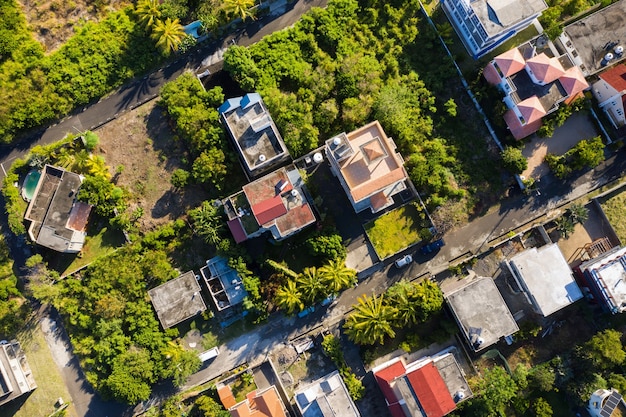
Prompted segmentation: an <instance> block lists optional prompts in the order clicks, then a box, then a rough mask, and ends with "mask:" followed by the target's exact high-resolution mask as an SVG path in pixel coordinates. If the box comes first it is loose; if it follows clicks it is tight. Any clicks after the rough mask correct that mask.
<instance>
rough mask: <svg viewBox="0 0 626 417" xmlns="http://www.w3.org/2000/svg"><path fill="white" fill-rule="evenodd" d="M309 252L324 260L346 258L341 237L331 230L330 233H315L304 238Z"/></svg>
mask: <svg viewBox="0 0 626 417" xmlns="http://www.w3.org/2000/svg"><path fill="white" fill-rule="evenodd" d="M305 243H306V245H307V247H308V250H309V253H310V254H311V255H313V256H319V257H321V258H323V259H324V260H334V259H342V260H343V259H346V247H345V246H343V239H342V237H341V236H340V235H339V234H337V233H335V232H333V233H330V234H326V233H323V232H322V233H319V234H318V233H316V234H314V235H313V236H311V237H310V238H308V239H307V240H306V242H305Z"/></svg>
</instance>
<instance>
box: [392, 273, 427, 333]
mask: <svg viewBox="0 0 626 417" xmlns="http://www.w3.org/2000/svg"><path fill="white" fill-rule="evenodd" d="M386 295H387V300H388V302H389V304H391V305H393V306H394V307H395V308H396V310H397V312H396V319H398V321H400V323H401V324H402V325H405V326H406V325H411V324H416V323H417V321H418V318H419V316H420V308H419V304H418V303H416V302H415V300H414V299H413V295H414V286H413V284H412V283H410V282H409V281H406V280H401V281H399V282H397V283H396V284H394V285H393V286H391V287H390V288H389V289H388V290H387V293H386Z"/></svg>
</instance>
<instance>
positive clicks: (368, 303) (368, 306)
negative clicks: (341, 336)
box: [344, 295, 397, 345]
mask: <svg viewBox="0 0 626 417" xmlns="http://www.w3.org/2000/svg"><path fill="white" fill-rule="evenodd" d="M383 298H384V297H383V296H382V295H381V296H380V297H376V296H373V297H368V296H366V295H363V296H362V297H359V303H358V304H355V305H354V306H353V308H354V310H355V311H354V312H353V313H352V314H350V315H349V316H348V319H347V320H346V323H345V324H344V328H345V329H346V334H347V335H348V337H349V338H350V340H352V341H353V342H355V343H358V344H360V345H363V344H365V345H372V344H374V343H376V342H378V343H380V344H382V343H383V341H384V339H385V336H389V337H394V336H395V335H396V332H395V331H394V330H393V320H394V317H395V315H396V314H397V313H396V309H395V308H393V307H391V306H390V305H387V304H386V303H385V302H384V299H383Z"/></svg>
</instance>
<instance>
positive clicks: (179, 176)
mask: <svg viewBox="0 0 626 417" xmlns="http://www.w3.org/2000/svg"><path fill="white" fill-rule="evenodd" d="M189 177H191V174H190V173H189V171H185V170H184V169H180V168H178V169H176V170H175V171H174V172H172V178H171V179H170V181H171V183H172V185H173V186H174V187H176V188H184V187H186V186H187V184H188V183H189Z"/></svg>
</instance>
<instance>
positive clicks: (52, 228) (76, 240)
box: [24, 165, 91, 253]
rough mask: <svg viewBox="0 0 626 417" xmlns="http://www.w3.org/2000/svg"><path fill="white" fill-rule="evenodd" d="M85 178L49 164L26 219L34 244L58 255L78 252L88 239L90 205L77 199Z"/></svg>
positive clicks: (43, 173)
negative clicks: (28, 222)
mask: <svg viewBox="0 0 626 417" xmlns="http://www.w3.org/2000/svg"><path fill="white" fill-rule="evenodd" d="M82 182H83V177H82V176H80V175H78V174H75V173H73V172H69V171H66V170H64V169H63V168H59V167H53V166H51V165H46V166H45V167H44V168H43V172H42V174H41V176H40V177H39V181H38V183H37V187H36V188H35V192H34V193H33V197H32V199H31V201H30V204H29V205H28V209H27V210H26V214H25V215H24V218H25V219H26V220H28V221H30V222H31V223H30V226H29V228H28V236H29V237H30V239H31V240H32V241H33V242H36V243H37V244H38V245H41V246H44V247H46V248H49V249H52V250H55V251H57V252H65V253H78V252H80V251H81V250H82V248H83V244H84V243H85V238H86V237H87V232H86V230H85V229H86V228H87V222H88V220H89V214H90V213H91V205H89V204H87V203H83V202H81V201H78V200H77V199H76V197H77V195H78V190H79V188H80V185H81V184H82Z"/></svg>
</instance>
